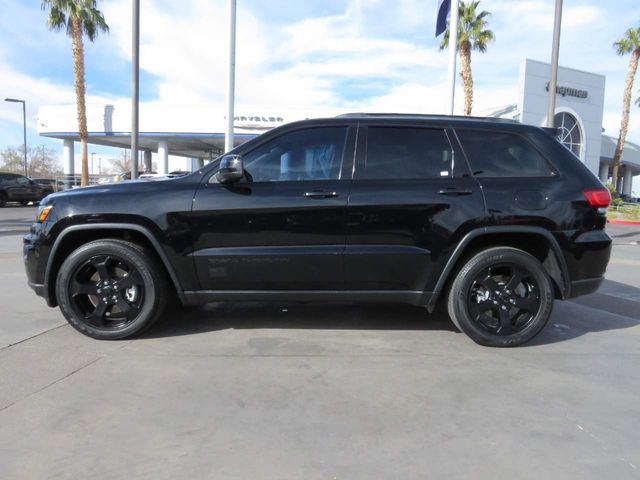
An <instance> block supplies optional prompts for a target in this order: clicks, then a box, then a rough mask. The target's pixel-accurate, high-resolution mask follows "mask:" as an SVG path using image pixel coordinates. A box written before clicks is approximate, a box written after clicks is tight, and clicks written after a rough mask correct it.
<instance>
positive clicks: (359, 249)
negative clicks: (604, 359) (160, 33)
mask: <svg viewBox="0 0 640 480" xmlns="http://www.w3.org/2000/svg"><path fill="white" fill-rule="evenodd" d="M609 202H610V195H609V192H608V190H607V189H606V188H605V187H604V186H603V185H602V184H601V183H600V181H599V180H598V179H597V178H596V177H595V176H594V175H593V174H592V173H591V172H590V171H589V170H588V169H587V168H586V167H585V166H584V165H583V164H582V162H580V160H578V158H576V157H575V156H574V155H573V154H572V153H571V152H570V151H569V150H567V149H566V148H565V147H563V146H562V145H561V144H560V143H558V142H557V141H556V140H555V139H554V138H553V137H552V136H551V135H550V134H549V133H547V132H545V131H543V130H542V129H540V128H536V127H533V126H528V125H522V124H519V123H515V122H509V121H499V120H495V119H494V120H488V119H474V118H469V117H438V116H422V115H372V114H369V115H364V114H357V115H347V116H342V117H337V118H332V119H324V120H307V121H302V122H296V123H291V124H288V125H285V126H282V127H279V128H276V129H274V130H272V131H270V132H268V133H265V134H263V135H261V136H259V137H257V138H255V139H253V140H251V141H249V142H247V143H245V144H243V145H241V146H239V147H237V148H236V149H234V150H233V151H231V152H229V154H227V155H225V156H223V157H221V158H218V159H217V160H215V161H213V162H211V163H210V164H209V165H207V166H205V167H204V168H202V169H200V170H199V171H197V172H195V173H193V174H191V175H186V176H183V177H178V178H173V179H166V180H160V181H155V182H124V183H114V184H109V185H105V186H103V187H101V188H100V189H93V188H85V189H76V190H72V191H65V192H61V193H57V194H53V195H51V196H49V197H47V198H46V199H45V200H44V201H43V203H42V205H41V207H40V213H39V218H38V221H37V222H36V223H35V224H34V225H33V227H32V229H31V233H30V234H29V235H27V236H26V237H24V258H25V265H26V271H27V277H28V280H29V284H30V285H31V287H32V288H33V289H34V290H35V291H36V293H37V294H38V295H40V296H43V297H44V298H45V299H46V301H47V303H48V304H49V305H50V306H52V307H53V306H59V307H60V309H61V311H62V313H63V315H64V316H65V317H66V319H67V320H68V322H69V323H70V324H71V325H72V326H73V327H74V328H76V329H77V330H79V331H80V332H82V333H84V334H86V335H89V336H91V337H94V338H100V339H114V338H127V337H131V336H134V335H136V334H138V333H140V332H141V331H143V330H144V329H145V328H147V327H149V326H150V325H151V324H152V323H153V322H154V321H155V320H156V319H157V318H158V317H159V316H160V315H161V314H162V312H163V311H164V310H165V309H166V308H167V306H169V305H171V304H179V303H180V302H181V303H182V304H184V305H200V304H204V303H207V302H214V301H225V302H247V301H267V302H297V301H302V302H314V301H315V302H402V303H408V304H412V305H419V306H423V307H426V310H428V311H432V310H433V309H434V307H435V306H436V302H438V301H439V300H442V301H443V302H444V303H445V304H446V308H447V311H448V313H449V316H450V317H451V320H452V321H453V323H454V324H455V325H456V327H458V328H459V329H460V330H462V331H463V332H465V333H466V334H467V335H468V336H469V337H471V338H472V339H473V340H474V341H476V342H477V343H479V344H482V345H489V346H499V347H507V346H515V345H520V344H523V343H525V342H527V341H529V340H531V339H532V338H533V337H535V336H536V335H537V334H538V333H539V332H540V331H541V330H542V329H543V328H544V326H545V324H546V323H547V320H548V318H549V315H550V314H551V310H552V307H553V303H554V299H568V298H573V297H577V296H580V295H585V294H588V293H591V292H593V291H595V290H596V289H597V288H598V286H599V285H600V283H601V282H602V280H603V278H604V273H605V269H606V266H607V263H608V261H609V254H610V251H611V238H610V237H609V236H608V235H607V233H606V232H605V230H604V227H605V222H606V210H607V205H608V204H609ZM393 321H394V320H393V319H392V318H390V319H389V322H390V323H392V322H393Z"/></svg>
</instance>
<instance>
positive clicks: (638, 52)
mask: <svg viewBox="0 0 640 480" xmlns="http://www.w3.org/2000/svg"><path fill="white" fill-rule="evenodd" d="M613 48H615V50H616V53H617V54H618V55H627V54H629V53H630V54H631V58H630V59H629V68H628V69H627V79H626V81H625V84H624V95H623V97H622V121H621V122H620V135H619V136H618V143H617V144H616V151H615V153H614V154H613V173H612V177H613V178H612V181H613V185H614V186H616V185H618V169H619V168H620V162H621V161H622V152H623V151H624V142H625V141H626V139H627V130H628V129H629V109H630V106H631V92H632V90H633V80H634V78H635V76H636V71H637V70H638V60H639V59H640V27H638V28H630V29H629V30H627V31H626V32H625V34H624V37H622V38H621V39H619V40H618V41H616V42H615V43H614V44H613Z"/></svg>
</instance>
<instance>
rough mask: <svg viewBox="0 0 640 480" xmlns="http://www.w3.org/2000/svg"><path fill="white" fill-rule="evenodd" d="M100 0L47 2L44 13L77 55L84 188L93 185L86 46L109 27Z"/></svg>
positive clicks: (52, 26)
mask: <svg viewBox="0 0 640 480" xmlns="http://www.w3.org/2000/svg"><path fill="white" fill-rule="evenodd" d="M96 3H97V2H96V0H43V1H42V10H48V15H47V24H48V25H49V28H50V29H52V30H62V29H63V28H66V30H67V35H69V36H70V37H71V50H72V53H73V73H74V80H75V90H76V113H77V117H78V133H79V134H80V150H81V152H82V179H81V185H83V186H84V185H87V184H88V183H89V164H88V160H87V137H88V133H87V109H86V104H85V90H86V89H85V83H84V43H83V37H84V36H85V35H86V36H87V38H88V39H89V41H91V42H93V41H94V40H95V39H96V37H97V36H98V31H102V32H108V31H109V26H108V25H107V23H106V22H105V20H104V16H103V15H102V12H100V10H98V9H97V5H96Z"/></svg>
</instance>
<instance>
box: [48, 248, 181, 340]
mask: <svg viewBox="0 0 640 480" xmlns="http://www.w3.org/2000/svg"><path fill="white" fill-rule="evenodd" d="M167 292H168V285H167V281H166V278H165V274H164V271H163V270H162V269H161V267H160V266H159V265H158V262H157V261H156V260H155V258H154V257H153V256H152V255H151V254H150V253H149V252H148V251H147V250H145V249H144V248H142V247H140V246H139V245H136V244H134V243H131V242H125V241H121V240H98V241H95V242H91V243H88V244H86V245H83V246H82V247H80V248H78V249H77V250H75V251H74V252H73V253H72V254H71V255H70V256H69V257H68V258H67V259H66V260H65V261H64V263H63V264H62V267H61V268H60V271H59V273H58V277H57V283H56V296H57V299H58V304H59V305H60V310H61V311H62V313H63V315H64V316H65V318H66V319H67V321H68V322H69V324H70V325H71V326H73V327H74V328H75V329H76V330H78V331H80V332H82V333H84V334H85V335H88V336H90V337H93V338H98V339H114V340H115V339H123V338H129V337H132V336H134V335H136V334H138V333H140V332H142V331H143V330H144V329H146V328H147V327H149V326H151V325H152V324H153V323H154V322H155V321H156V320H157V318H158V317H159V316H160V315H161V314H162V312H163V311H164V309H165V306H166V298H167Z"/></svg>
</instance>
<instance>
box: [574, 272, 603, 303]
mask: <svg viewBox="0 0 640 480" xmlns="http://www.w3.org/2000/svg"><path fill="white" fill-rule="evenodd" d="M603 281H604V277H598V278H587V279H586V280H576V281H573V282H571V286H570V290H569V297H568V298H575V297H581V296H583V295H589V294H590V293H593V292H595V291H597V290H598V289H599V288H600V285H602V282H603Z"/></svg>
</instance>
